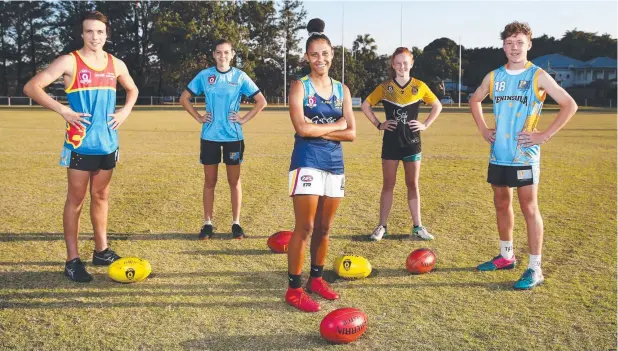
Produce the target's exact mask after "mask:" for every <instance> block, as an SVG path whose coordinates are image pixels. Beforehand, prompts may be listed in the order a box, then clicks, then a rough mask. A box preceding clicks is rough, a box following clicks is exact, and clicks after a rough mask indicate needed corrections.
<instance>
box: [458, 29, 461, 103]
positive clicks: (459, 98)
mask: <svg viewBox="0 0 618 351" xmlns="http://www.w3.org/2000/svg"><path fill="white" fill-rule="evenodd" d="M458 95H459V96H458V99H457V101H458V102H457V107H461V37H459V94H458Z"/></svg>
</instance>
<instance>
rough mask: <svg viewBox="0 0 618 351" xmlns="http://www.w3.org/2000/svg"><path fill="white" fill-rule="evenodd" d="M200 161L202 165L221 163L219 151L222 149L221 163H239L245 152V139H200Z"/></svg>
mask: <svg viewBox="0 0 618 351" xmlns="http://www.w3.org/2000/svg"><path fill="white" fill-rule="evenodd" d="M200 140H201V144H200V162H201V163H202V164H203V165H216V164H219V163H221V151H222V149H223V163H225V164H226V165H239V164H241V163H242V159H243V155H244V153H245V141H244V140H239V141H228V142H219V141H210V140H204V139H200Z"/></svg>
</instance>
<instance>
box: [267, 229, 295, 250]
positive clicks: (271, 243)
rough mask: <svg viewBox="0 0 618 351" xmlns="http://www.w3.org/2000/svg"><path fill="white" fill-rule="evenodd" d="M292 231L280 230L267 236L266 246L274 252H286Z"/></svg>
mask: <svg viewBox="0 0 618 351" xmlns="http://www.w3.org/2000/svg"><path fill="white" fill-rule="evenodd" d="M292 234H293V232H289V231H282V232H278V233H275V234H273V235H271V236H270V237H268V241H267V242H266V243H267V244H268V247H269V248H270V249H271V250H273V251H274V252H276V253H286V252H288V245H289V243H290V238H291V237H292Z"/></svg>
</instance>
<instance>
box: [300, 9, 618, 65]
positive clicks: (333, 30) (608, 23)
mask: <svg viewBox="0 0 618 351" xmlns="http://www.w3.org/2000/svg"><path fill="white" fill-rule="evenodd" d="M515 4H516V5H515ZM304 6H305V9H306V10H307V13H308V14H307V20H309V19H311V18H315V17H319V18H321V19H323V20H324V21H325V22H326V29H325V33H326V35H328V37H329V38H330V40H331V42H332V43H333V45H341V42H342V32H343V33H344V37H343V40H344V44H345V46H346V47H347V48H351V47H352V42H353V41H354V39H355V38H356V36H357V35H358V34H365V33H368V34H371V36H372V37H373V38H374V39H375V40H376V43H377V45H378V52H379V53H380V54H390V53H392V51H394V50H395V48H397V47H398V46H400V43H401V28H402V26H401V18H400V13H401V8H402V7H403V46H407V47H412V46H418V47H419V48H421V49H423V48H424V47H425V46H426V45H427V44H429V43H430V42H432V41H433V40H434V39H438V38H441V37H447V38H450V39H452V40H454V41H456V42H457V41H458V40H459V38H460V37H461V43H462V45H463V46H464V47H499V46H501V45H502V42H501V41H500V32H501V31H502V30H503V29H504V26H505V25H506V24H507V23H509V22H511V21H514V20H517V21H523V22H528V24H529V25H530V27H531V28H532V33H533V37H537V36H541V35H543V34H547V35H550V36H553V37H555V38H556V39H560V38H561V37H562V35H563V34H564V32H566V31H567V30H571V29H574V28H577V29H578V30H583V31H586V32H598V34H604V33H608V34H610V35H611V36H612V37H613V38H616V36H617V32H618V30H617V26H618V14H617V12H618V2H616V1H585V0H584V1H517V0H515V1H508V2H507V1H402V2H401V1H400V2H395V1H338V2H337V1H312V0H309V1H305V2H304ZM344 7H345V12H344ZM342 14H344V15H345V16H344V17H343V18H342ZM342 20H343V21H344V22H342ZM342 23H344V26H345V31H343V30H342V29H343V28H342ZM306 37H307V36H306V31H305V32H303V36H302V38H303V40H302V42H301V46H302V47H303V48H304V42H305V39H306Z"/></svg>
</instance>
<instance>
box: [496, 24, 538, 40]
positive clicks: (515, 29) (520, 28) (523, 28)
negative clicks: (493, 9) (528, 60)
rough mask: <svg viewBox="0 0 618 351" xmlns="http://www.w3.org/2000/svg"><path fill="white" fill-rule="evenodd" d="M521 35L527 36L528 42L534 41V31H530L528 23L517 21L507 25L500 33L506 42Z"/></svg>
mask: <svg viewBox="0 0 618 351" xmlns="http://www.w3.org/2000/svg"><path fill="white" fill-rule="evenodd" d="M519 33H521V34H524V35H525V36H527V37H528V40H532V29H530V26H529V25H528V23H525V22H517V21H515V22H511V23H509V24H507V25H506V26H505V27H504V31H503V32H502V33H500V38H501V39H502V40H505V39H506V38H508V37H510V36H512V35H516V34H519Z"/></svg>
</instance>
